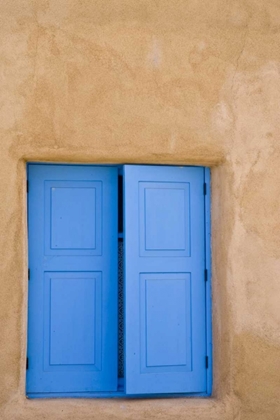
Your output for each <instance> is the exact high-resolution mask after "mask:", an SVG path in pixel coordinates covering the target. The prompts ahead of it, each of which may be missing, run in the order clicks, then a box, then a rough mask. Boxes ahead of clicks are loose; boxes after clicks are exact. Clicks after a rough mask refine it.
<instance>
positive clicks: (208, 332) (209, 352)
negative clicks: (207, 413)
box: [205, 168, 213, 396]
mask: <svg viewBox="0 0 280 420" xmlns="http://www.w3.org/2000/svg"><path fill="white" fill-rule="evenodd" d="M205 183H206V195H205V256H206V261H205V265H206V269H207V271H208V281H207V283H206V341H207V355H208V369H207V395H208V396H210V395H211V394H212V377H213V375H212V372H213V362H212V266H211V174H210V168H205Z"/></svg>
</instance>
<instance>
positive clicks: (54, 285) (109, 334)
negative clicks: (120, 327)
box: [27, 164, 118, 393]
mask: <svg viewBox="0 0 280 420" xmlns="http://www.w3.org/2000/svg"><path fill="white" fill-rule="evenodd" d="M28 172H29V184H30V188H29V195H28V207H29V209H28V210H29V220H28V225H29V226H28V227H29V267H30V273H31V276H30V281H29V303H28V307H29V310H28V357H29V368H28V370H27V392H28V393H81V392H93V391H115V390H116V389H117V306H116V304H117V278H116V276H117V175H118V174H117V168H112V167H107V168H106V167H94V166H80V165H36V164H30V165H29V169H28Z"/></svg>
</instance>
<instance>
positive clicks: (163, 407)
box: [0, 0, 280, 420]
mask: <svg viewBox="0 0 280 420" xmlns="http://www.w3.org/2000/svg"><path fill="white" fill-rule="evenodd" d="M279 106H280V3H279V2H278V1H277V0H229V1H226V0H213V1H210V2H209V1H206V0H199V1H198V0H188V1H186V0H173V1H170V0H111V1H106V0H83V1H78V0H67V1H66V0H60V1H57V0H34V1H32V0H11V1H6V0H5V1H4V0H0V135H1V141H0V151H1V165H0V173H1V183H0V188H1V198H0V225H1V228H0V229H1V235H0V247H1V248H0V250H1V260H0V266H1V278H0V282H1V288H0V327H1V343H0V346H1V347H0V418H1V420H2V419H3V420H33V419H34V420H35V419H36V420H37V419H40V420H41V419H46V420H51V419H53V420H60V419H61V420H64V419H67V420H71V419H73V420H74V419H75V420H80V419H96V420H97V419H98V420H107V419H133V420H137V419H162V420H164V419H166V420H167V419H176V420H180V419H190V420H192V419H197V420H204V419H205V420H278V419H280V399H279V396H280V374H279V372H280V234H279V230H280V211H279V210H280V208H279V202H280V141H279V140H280V111H279V109H280V108H279ZM26 161H54V162H93V163H98V162H122V163H124V162H136V163H139V162H146V163H161V164H163V163H173V164H175V163H180V164H200V165H202V164H203V165H208V166H211V167H212V232H213V237H212V250H213V330H214V331H213V340H214V395H213V397H212V398H209V399H185V398H182V399H163V400H153V399H152V400H138V401H134V400H133V401H128V400H73V399H72V400H71V399H70V400H28V399H26V398H25V392H24V390H25V352H26V305H27V240H26V231H27V226H26V194H25V176H26V175H25V164H26Z"/></svg>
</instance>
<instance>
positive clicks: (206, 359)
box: [205, 356, 209, 369]
mask: <svg viewBox="0 0 280 420" xmlns="http://www.w3.org/2000/svg"><path fill="white" fill-rule="evenodd" d="M208 363H209V362H208V356H206V357H205V367H206V369H208Z"/></svg>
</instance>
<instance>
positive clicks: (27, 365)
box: [26, 357, 29, 370]
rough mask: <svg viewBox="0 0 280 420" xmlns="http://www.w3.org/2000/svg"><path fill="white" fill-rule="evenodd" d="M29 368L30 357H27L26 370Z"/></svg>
mask: <svg viewBox="0 0 280 420" xmlns="http://www.w3.org/2000/svg"><path fill="white" fill-rule="evenodd" d="M28 368H29V359H28V357H27V358H26V370H28Z"/></svg>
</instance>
